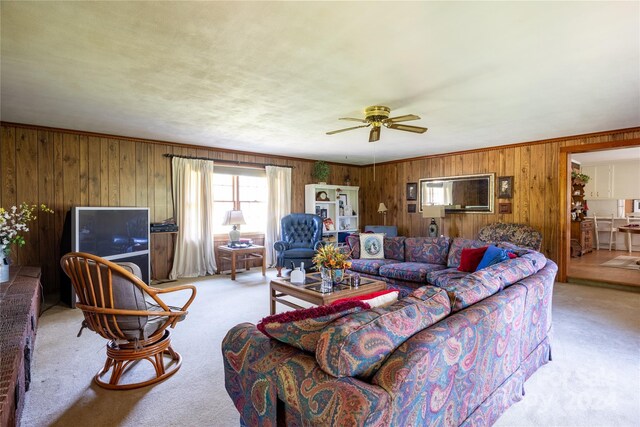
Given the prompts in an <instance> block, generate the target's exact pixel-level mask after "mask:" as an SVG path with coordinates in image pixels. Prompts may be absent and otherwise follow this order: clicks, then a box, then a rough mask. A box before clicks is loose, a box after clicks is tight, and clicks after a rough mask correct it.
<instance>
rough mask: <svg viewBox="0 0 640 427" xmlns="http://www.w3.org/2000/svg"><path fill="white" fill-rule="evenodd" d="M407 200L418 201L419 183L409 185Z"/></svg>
mask: <svg viewBox="0 0 640 427" xmlns="http://www.w3.org/2000/svg"><path fill="white" fill-rule="evenodd" d="M407 200H418V183H417V182H410V183H408V184H407ZM409 206H411V205H409Z"/></svg>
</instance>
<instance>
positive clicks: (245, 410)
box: [222, 323, 300, 426]
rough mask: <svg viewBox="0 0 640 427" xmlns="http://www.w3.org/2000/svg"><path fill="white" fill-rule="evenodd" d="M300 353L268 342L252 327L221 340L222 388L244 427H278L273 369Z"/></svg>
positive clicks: (243, 327) (241, 327)
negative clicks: (268, 426)
mask: <svg viewBox="0 0 640 427" xmlns="http://www.w3.org/2000/svg"><path fill="white" fill-rule="evenodd" d="M297 353H300V350H298V349H296V348H294V347H291V346H288V345H286V344H282V343H280V342H278V341H276V340H272V339H269V338H268V337H267V336H266V335H264V334H263V333H262V332H260V331H258V329H257V328H256V327H255V325H253V324H251V323H241V324H239V325H236V326H234V327H233V328H231V330H230V331H229V332H228V333H227V335H226V336H225V337H224V339H223V340H222V359H223V362H224V377H225V388H226V389H227V393H228V394H229V396H230V397H231V400H233V403H234V405H235V406H236V408H237V409H238V412H240V417H241V419H242V422H244V425H250V426H265V425H272V426H275V425H277V417H278V414H277V402H278V394H277V389H276V371H275V369H276V367H277V366H278V365H279V364H281V363H283V361H285V360H287V359H289V358H290V357H292V356H293V355H295V354H297Z"/></svg>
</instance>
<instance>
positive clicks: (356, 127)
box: [327, 123, 371, 135]
mask: <svg viewBox="0 0 640 427" xmlns="http://www.w3.org/2000/svg"><path fill="white" fill-rule="evenodd" d="M369 126H371V123H369V124H367V125H360V126H354V127H352V128H346V129H338V130H332V131H331V132H327V135H333V134H335V133H340V132H346V131H348V130H353V129H358V128H366V127H369Z"/></svg>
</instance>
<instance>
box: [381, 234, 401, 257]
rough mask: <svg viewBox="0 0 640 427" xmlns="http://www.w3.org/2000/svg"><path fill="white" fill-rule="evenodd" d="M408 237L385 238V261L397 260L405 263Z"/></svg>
mask: <svg viewBox="0 0 640 427" xmlns="http://www.w3.org/2000/svg"><path fill="white" fill-rule="evenodd" d="M405 240H406V237H402V236H400V237H385V238H384V257H385V259H395V260H397V261H404V259H405V258H404V242H405Z"/></svg>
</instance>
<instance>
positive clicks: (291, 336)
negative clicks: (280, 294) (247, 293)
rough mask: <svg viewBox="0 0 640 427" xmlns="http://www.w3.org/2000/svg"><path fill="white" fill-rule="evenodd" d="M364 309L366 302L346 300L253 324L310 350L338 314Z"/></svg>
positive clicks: (267, 332) (296, 345) (272, 317)
mask: <svg viewBox="0 0 640 427" xmlns="http://www.w3.org/2000/svg"><path fill="white" fill-rule="evenodd" d="M368 308H369V305H368V304H366V303H364V302H362V301H346V302H343V303H340V304H335V305H330V306H320V307H312V308H308V309H304V310H295V311H288V312H286V313H280V314H274V315H271V316H267V317H265V318H264V319H262V320H261V321H260V323H258V325H257V327H258V329H259V330H260V332H262V333H263V334H265V335H267V336H269V337H271V338H274V339H276V340H278V341H281V342H283V343H285V344H289V345H292V346H294V347H297V348H299V349H301V350H306V351H310V352H314V351H315V350H316V343H317V342H318V337H319V336H320V332H321V331H322V330H323V329H324V328H325V326H327V325H328V324H329V323H331V322H333V321H334V320H336V319H338V318H340V317H342V316H346V315H347V314H351V313H357V312H359V311H362V310H366V309H368Z"/></svg>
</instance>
